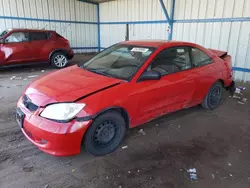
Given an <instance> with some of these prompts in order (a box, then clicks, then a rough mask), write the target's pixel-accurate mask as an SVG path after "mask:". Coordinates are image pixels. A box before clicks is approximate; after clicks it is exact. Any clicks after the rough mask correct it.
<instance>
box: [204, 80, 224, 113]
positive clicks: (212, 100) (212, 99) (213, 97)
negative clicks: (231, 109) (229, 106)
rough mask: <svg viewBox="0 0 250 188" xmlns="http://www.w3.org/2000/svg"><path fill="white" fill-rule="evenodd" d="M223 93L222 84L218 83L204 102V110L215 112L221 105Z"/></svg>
mask: <svg viewBox="0 0 250 188" xmlns="http://www.w3.org/2000/svg"><path fill="white" fill-rule="evenodd" d="M222 93H223V86H222V84H221V82H219V81H217V82H216V83H215V84H214V85H213V86H212V87H211V88H210V90H209V92H208V93H207V95H206V97H205V99H204V101H203V102H202V104H201V106H202V107H203V108H206V109H209V110H213V109H215V108H217V107H218V105H219V104H220V101H221V98H222Z"/></svg>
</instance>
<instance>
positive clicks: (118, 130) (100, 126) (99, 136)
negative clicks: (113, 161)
mask: <svg viewBox="0 0 250 188" xmlns="http://www.w3.org/2000/svg"><path fill="white" fill-rule="evenodd" d="M125 133H126V125H125V120H124V118H123V117H122V115H121V114H120V113H119V112H116V111H109V112H106V113H104V114H101V115H100V116H98V117H97V118H96V119H95V120H94V122H93V124H92V125H91V126H90V127H89V129H88V131H87V133H86V135H85V138H84V147H85V149H86V151H87V152H88V153H90V154H92V155H95V156H103V155H106V154H108V153H111V152H113V151H114V150H115V149H116V148H117V147H118V146H119V145H120V143H121V142H122V140H123V138H124V136H125Z"/></svg>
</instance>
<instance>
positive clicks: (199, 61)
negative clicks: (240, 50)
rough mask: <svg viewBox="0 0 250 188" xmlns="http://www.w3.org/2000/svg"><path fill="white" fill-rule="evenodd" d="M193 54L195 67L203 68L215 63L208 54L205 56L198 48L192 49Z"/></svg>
mask: <svg viewBox="0 0 250 188" xmlns="http://www.w3.org/2000/svg"><path fill="white" fill-rule="evenodd" d="M191 52H192V57H193V64H194V67H201V66H204V65H207V64H210V63H212V62H213V61H212V59H211V58H210V57H209V56H208V55H207V54H205V53H204V52H203V51H201V50H199V49H197V48H192V50H191Z"/></svg>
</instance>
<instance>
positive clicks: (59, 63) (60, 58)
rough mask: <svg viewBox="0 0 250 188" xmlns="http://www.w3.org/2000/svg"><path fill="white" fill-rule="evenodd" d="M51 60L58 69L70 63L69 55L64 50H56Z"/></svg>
mask: <svg viewBox="0 0 250 188" xmlns="http://www.w3.org/2000/svg"><path fill="white" fill-rule="evenodd" d="M50 62H51V64H52V65H53V66H54V67H55V68H57V69H60V68H64V67H66V65H67V64H68V57H67V56H66V55H65V54H63V53H62V52H56V53H54V54H53V55H52V56H51V59H50Z"/></svg>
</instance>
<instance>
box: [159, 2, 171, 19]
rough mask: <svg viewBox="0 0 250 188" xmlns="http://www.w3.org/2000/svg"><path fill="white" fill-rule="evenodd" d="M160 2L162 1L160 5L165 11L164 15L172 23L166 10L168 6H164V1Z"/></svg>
mask: <svg viewBox="0 0 250 188" xmlns="http://www.w3.org/2000/svg"><path fill="white" fill-rule="evenodd" d="M159 1H160V3H161V7H162V10H163V12H164V14H165V17H166V19H167V21H168V23H171V20H170V18H169V15H168V11H167V9H166V6H165V5H164V2H163V0H159Z"/></svg>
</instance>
